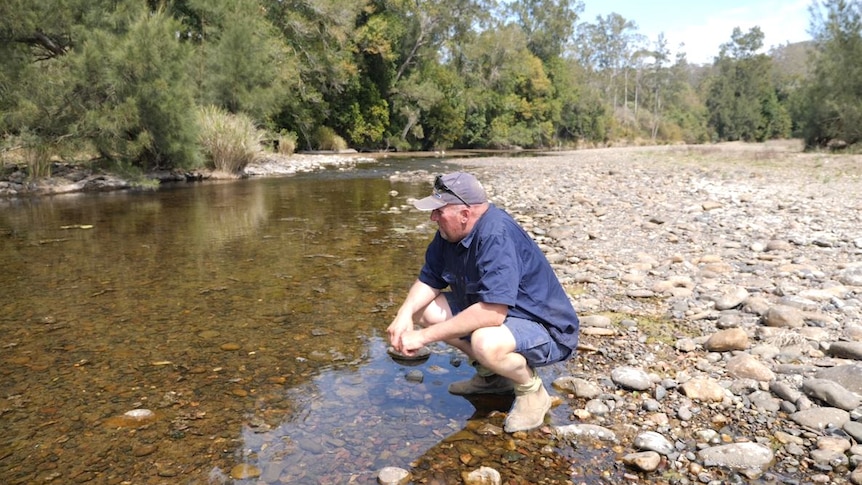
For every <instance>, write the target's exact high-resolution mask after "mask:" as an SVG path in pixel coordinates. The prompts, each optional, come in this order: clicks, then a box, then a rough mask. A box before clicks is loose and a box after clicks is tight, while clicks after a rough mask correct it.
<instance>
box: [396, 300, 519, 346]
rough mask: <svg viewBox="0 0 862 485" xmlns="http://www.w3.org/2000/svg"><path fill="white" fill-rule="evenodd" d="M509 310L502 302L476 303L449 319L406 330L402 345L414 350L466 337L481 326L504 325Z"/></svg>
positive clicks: (402, 337)
mask: <svg viewBox="0 0 862 485" xmlns="http://www.w3.org/2000/svg"><path fill="white" fill-rule="evenodd" d="M508 311H509V307H508V306H506V305H502V304H497V303H483V302H479V303H474V304H472V305H470V306H469V307H467V309H466V310H464V311H462V312H460V313H458V314H457V315H455V316H454V317H452V318H450V319H449V320H446V321H444V322H440V323H435V324H433V325H429V326H427V327H425V328H422V329H419V330H411V331H407V332H404V333H403V334H402V335H401V345H402V347H403V348H404V349H405V351H406V352H413V351H416V350H418V349H420V348H422V346H423V345H426V344H429V343H432V342H440V341H444V340H450V339H454V338H460V337H465V336H467V335H470V334H471V333H473V332H474V331H475V330H476V329H479V328H483V327H494V326H499V325H502V324H503V321H504V320H505V319H506V314H507V313H508ZM408 355H409V354H408Z"/></svg>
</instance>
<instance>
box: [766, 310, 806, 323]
mask: <svg viewBox="0 0 862 485" xmlns="http://www.w3.org/2000/svg"><path fill="white" fill-rule="evenodd" d="M763 324H764V325H766V326H768V327H782V328H800V327H803V326H805V317H804V316H803V315H802V312H801V311H799V310H798V309H796V308H794V307H792V306H789V305H774V306H771V307H769V309H768V310H766V313H764V314H763Z"/></svg>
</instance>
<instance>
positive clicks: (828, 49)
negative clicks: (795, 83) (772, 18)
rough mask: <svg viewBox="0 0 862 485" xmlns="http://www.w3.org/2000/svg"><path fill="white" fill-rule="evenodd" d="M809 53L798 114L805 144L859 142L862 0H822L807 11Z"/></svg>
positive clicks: (861, 124) (861, 137) (861, 135)
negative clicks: (810, 39)
mask: <svg viewBox="0 0 862 485" xmlns="http://www.w3.org/2000/svg"><path fill="white" fill-rule="evenodd" d="M810 13H811V34H812V36H813V38H814V49H815V56H814V57H813V62H812V67H813V69H812V71H813V72H812V77H811V80H810V83H809V85H808V86H807V87H806V88H805V89H804V93H805V94H804V98H803V102H802V110H801V114H800V115H799V118H800V119H801V122H802V124H803V129H802V133H803V136H804V138H805V143H806V145H807V146H809V147H815V146H821V147H825V146H828V145H830V144H836V145H838V146H846V145H854V144H858V143H859V142H860V141H862V64H860V62H859V59H862V1H860V0H823V1H820V2H814V3H813V4H812V6H811V9H810Z"/></svg>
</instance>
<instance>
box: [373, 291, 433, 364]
mask: <svg viewBox="0 0 862 485" xmlns="http://www.w3.org/2000/svg"><path fill="white" fill-rule="evenodd" d="M439 294H440V290H438V289H436V288H432V287H430V286H428V285H427V284H425V283H423V282H421V281H419V280H418V279H417V280H416V281H415V282H414V283H413V286H411V287H410V291H408V292H407V297H405V298H404V303H402V304H401V307H400V308H398V313H397V314H396V315H395V318H394V319H393V320H392V323H390V324H389V328H387V329H386V333H387V334H388V335H389V343H390V344H392V346H393V347H394V348H395V350H396V351H398V352H400V353H404V354H407V353H408V351H409V350H415V349H405V348H404V346H403V344H402V342H401V336H402V335H403V334H404V332H408V331H412V330H413V323H414V322H413V316H414V315H416V313H418V312H419V311H421V310H423V309H425V307H427V306H428V305H429V304H430V303H431V302H432V301H434V299H435V298H437V295H439ZM420 347H421V346H420ZM417 348H418V347H417Z"/></svg>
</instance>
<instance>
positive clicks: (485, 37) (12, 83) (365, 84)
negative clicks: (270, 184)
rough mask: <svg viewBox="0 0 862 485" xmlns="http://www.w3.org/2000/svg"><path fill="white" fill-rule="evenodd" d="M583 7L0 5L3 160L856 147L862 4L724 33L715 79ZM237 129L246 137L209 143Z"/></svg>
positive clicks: (613, 17)
mask: <svg viewBox="0 0 862 485" xmlns="http://www.w3.org/2000/svg"><path fill="white" fill-rule="evenodd" d="M583 6H584V5H583V2H582V1H581V0H513V1H511V2H499V3H498V2H495V1H494V0H432V1H428V2H404V1H401V0H360V1H353V0H351V1H348V0H313V1H311V0H173V1H169V0H148V1H142V0H111V1H106V0H88V1H83V0H8V1H4V2H2V5H0V143H2V146H0V150H2V152H0V153H3V154H4V158H10V157H13V156H14V157H17V158H15V159H16V161H19V162H21V163H25V164H26V165H27V166H28V168H29V172H30V174H31V176H34V177H38V176H44V175H48V173H46V172H50V166H51V165H50V163H49V161H50V160H56V159H58V158H60V159H70V158H74V157H80V154H81V153H86V154H88V156H89V157H90V158H95V159H99V160H107V161H111V162H119V163H124V164H129V165H130V166H133V167H136V168H138V169H140V170H154V169H162V170H164V169H193V168H196V167H201V166H204V165H205V164H209V165H210V166H216V165H219V166H221V167H222V168H223V169H225V170H237V168H239V167H241V166H242V165H244V163H246V162H245V160H246V158H239V159H235V160H234V159H225V158H223V156H222V155H219V154H217V153H216V151H217V150H216V149H215V144H216V142H215V141H214V140H215V139H216V138H219V137H220V136H221V135H224V137H225V139H230V140H235V143H240V145H238V146H235V147H232V148H231V150H235V149H237V148H239V149H240V150H239V151H240V152H243V147H245V149H250V147H252V146H253V145H254V143H252V144H246V145H242V143H247V141H248V139H249V138H251V139H256V140H259V141H260V143H261V144H262V145H261V146H264V147H267V149H269V150H273V151H280V152H282V153H285V152H286V153H291V152H292V151H293V150H294V149H297V150H343V149H345V148H348V147H349V148H355V149H358V150H368V151H380V150H445V149H453V148H499V149H517V148H529V149H558V148H574V147H583V146H605V145H609V144H638V143H653V144H655V143H681V142H684V143H709V142H717V141H737V140H742V141H764V140H768V139H778V138H788V137H799V138H802V139H804V141H805V144H806V146H807V147H809V148H825V147H841V148H845V149H846V148H847V147H851V148H852V147H853V146H854V145H857V144H858V143H859V141H860V139H862V131H860V130H862V119H860V113H862V97H860V96H859V93H860V92H862V64H860V63H859V62H857V59H859V58H862V1H860V0H813V1H812V3H811V7H810V12H811V19H810V22H811V33H812V35H813V41H811V42H807V43H802V44H793V45H784V46H777V47H773V48H772V49H771V50H770V51H769V52H768V53H763V50H764V46H763V39H764V36H763V33H762V32H761V30H760V29H759V28H758V27H754V28H752V29H751V30H749V31H748V32H743V31H741V30H740V29H738V28H737V29H734V30H733V32H729V33H728V34H729V40H728V41H727V42H726V43H725V44H723V45H721V46H717V50H718V52H717V54H716V56H715V58H714V61H713V63H712V64H710V65H695V64H691V63H689V62H688V61H687V59H686V57H685V54H684V52H678V53H677V54H676V55H675V57H674V58H671V50H670V49H669V48H668V46H667V42H666V41H665V39H664V37H663V36H659V37H658V38H655V39H649V38H646V37H645V36H644V35H642V34H640V33H639V32H638V29H637V24H636V22H635V21H636V19H625V18H623V17H622V16H620V15H618V14H610V15H608V16H599V17H597V18H596V19H592V20H591V19H582V18H581V13H582V12H583ZM200 113H217V115H218V116H217V119H218V120H220V122H221V124H219V125H213V124H209V125H207V124H206V123H207V117H204V116H200ZM209 121H213V120H212V119H209ZM239 126H242V127H244V128H243V130H247V129H248V128H249V127H251V129H252V130H253V131H254V133H249V132H248V131H243V133H245V134H244V135H242V136H239V137H236V138H229V136H228V133H227V131H225V132H219V131H218V130H222V129H224V130H228V128H231V129H235V128H237V127H239ZM214 130H215V131H214ZM214 137H215V138H214ZM222 148H224V147H222ZM13 154H14V155H13ZM71 154H75V155H74V156H73V155H71ZM227 157H228V158H230V157H231V155H227Z"/></svg>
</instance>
